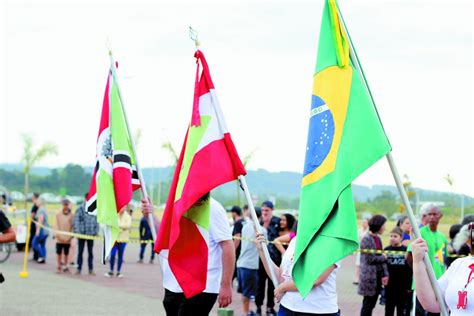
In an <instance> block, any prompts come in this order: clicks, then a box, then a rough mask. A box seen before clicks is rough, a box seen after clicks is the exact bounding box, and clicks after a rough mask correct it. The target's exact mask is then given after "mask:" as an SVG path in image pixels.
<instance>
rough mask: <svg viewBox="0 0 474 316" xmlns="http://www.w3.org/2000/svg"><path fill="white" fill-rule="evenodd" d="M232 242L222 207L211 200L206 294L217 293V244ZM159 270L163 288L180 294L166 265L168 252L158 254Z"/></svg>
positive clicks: (219, 253)
mask: <svg viewBox="0 0 474 316" xmlns="http://www.w3.org/2000/svg"><path fill="white" fill-rule="evenodd" d="M224 240H232V230H231V229H230V226H229V222H228V221H227V215H226V211H225V209H224V207H223V206H222V205H221V204H220V203H219V202H217V201H216V200H214V199H213V198H211V222H210V225H209V243H208V245H207V246H208V248H209V254H208V263H207V280H206V289H205V290H204V292H206V293H217V294H218V293H219V290H220V284H221V275H222V249H221V247H220V245H219V242H221V241H224ZM160 254H161V256H160V259H161V260H160V261H161V270H162V272H163V286H164V288H165V289H168V290H169V291H171V292H174V293H182V292H183V290H182V289H181V287H180V286H179V284H178V281H177V280H176V278H175V276H174V275H173V272H172V271H171V268H170V266H169V263H168V259H167V258H168V250H163V251H161V252H160Z"/></svg>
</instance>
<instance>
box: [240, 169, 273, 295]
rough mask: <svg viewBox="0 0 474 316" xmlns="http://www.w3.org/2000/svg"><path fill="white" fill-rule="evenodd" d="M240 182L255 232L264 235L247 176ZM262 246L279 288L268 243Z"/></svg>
mask: <svg viewBox="0 0 474 316" xmlns="http://www.w3.org/2000/svg"><path fill="white" fill-rule="evenodd" d="M239 181H240V184H241V185H242V190H243V191H244V193H245V198H246V199H247V204H248V206H249V210H250V216H251V217H252V221H253V223H254V226H255V230H256V232H257V233H258V234H263V230H262V227H261V226H260V223H259V220H258V217H257V213H256V212H255V207H254V206H253V201H252V198H251V196H250V192H249V188H248V186H247V181H246V180H245V176H239ZM261 246H262V250H263V255H264V257H263V258H262V259H263V260H265V261H266V263H267V267H268V270H269V271H270V278H271V279H272V282H273V286H274V287H275V288H277V287H278V285H279V282H278V278H277V275H276V273H275V270H274V269H273V264H272V262H273V261H272V259H271V258H270V253H269V252H268V248H267V245H266V242H265V241H263V242H262V243H261Z"/></svg>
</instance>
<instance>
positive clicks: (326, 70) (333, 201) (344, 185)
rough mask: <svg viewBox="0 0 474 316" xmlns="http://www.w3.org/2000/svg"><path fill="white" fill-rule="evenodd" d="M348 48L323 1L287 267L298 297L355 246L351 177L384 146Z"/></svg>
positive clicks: (331, 5)
mask: <svg viewBox="0 0 474 316" xmlns="http://www.w3.org/2000/svg"><path fill="white" fill-rule="evenodd" d="M349 51H350V45H349V38H348V35H347V34H346V33H345V31H344V29H343V27H342V21H341V17H340V16H339V14H338V9H337V4H336V2H335V0H327V1H326V3H325V6H324V11H323V18H322V22H321V31H320V35H319V48H318V59H317V65H316V70H315V74H314V84H313V95H312V102H311V112H310V119H309V130H308V142H307V146H306V158H305V166H304V172H303V181H302V186H301V196H300V209H299V223H298V239H297V241H296V250H295V256H294V260H295V265H294V268H293V279H294V281H295V283H296V286H297V287H298V290H299V292H300V293H301V294H302V296H303V297H305V296H306V295H307V294H308V293H309V292H310V291H311V288H312V287H313V284H314V282H315V281H316V280H317V278H318V277H319V276H320V275H321V273H322V272H324V271H325V270H326V269H327V268H328V267H330V266H331V265H332V264H334V263H336V262H337V261H339V260H341V259H342V258H344V257H346V256H347V255H349V254H351V253H352V252H354V251H355V250H356V249H357V247H358V240H357V225H356V214H355V207H354V201H353V197H352V189H351V183H352V181H354V179H355V178H357V177H358V176H359V175H360V174H361V173H363V172H364V171H365V170H366V169H367V168H369V167H370V166H371V165H373V164H374V163H375V162H376V161H377V160H379V159H380V158H381V157H383V156H384V155H386V154H387V153H388V152H389V151H390V150H391V148H390V144H389V142H388V140H387V137H386V136H385V133H384V130H383V127H382V124H381V122H380V120H379V117H378V115H377V111H376V109H375V106H374V104H373V103H372V99H371V97H370V94H369V92H368V88H367V87H366V86H365V84H364V82H363V81H362V78H361V76H360V74H359V71H358V70H357V69H356V68H355V67H354V65H355V63H356V62H355V61H353V60H351V54H349ZM353 62H354V64H353Z"/></svg>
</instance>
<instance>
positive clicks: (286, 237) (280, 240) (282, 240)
mask: <svg viewBox="0 0 474 316" xmlns="http://www.w3.org/2000/svg"><path fill="white" fill-rule="evenodd" d="M273 242H274V245H275V247H276V249H278V251H280V252H281V254H284V253H285V247H283V244H282V243H289V242H290V234H289V233H288V234H285V235H283V236H280V237H278V238H276V239H275V240H274V241H273Z"/></svg>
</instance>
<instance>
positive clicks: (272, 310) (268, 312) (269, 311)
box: [267, 307, 276, 316]
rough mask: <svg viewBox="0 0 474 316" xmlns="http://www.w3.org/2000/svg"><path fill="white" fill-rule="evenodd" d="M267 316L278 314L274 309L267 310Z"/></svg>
mask: <svg viewBox="0 0 474 316" xmlns="http://www.w3.org/2000/svg"><path fill="white" fill-rule="evenodd" d="M267 316H276V312H275V310H274V309H273V308H270V307H268V308H267Z"/></svg>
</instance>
